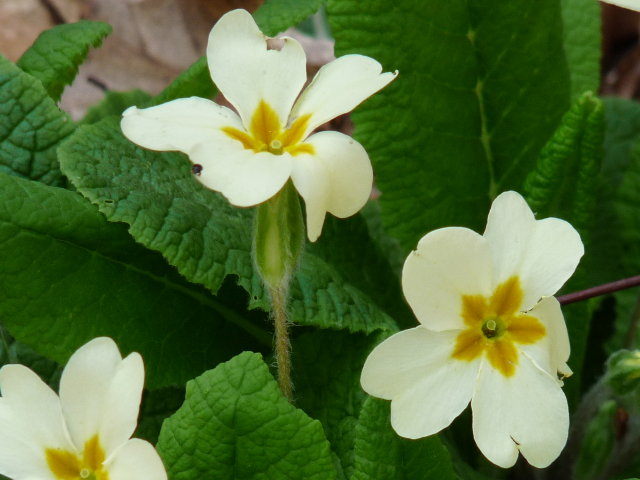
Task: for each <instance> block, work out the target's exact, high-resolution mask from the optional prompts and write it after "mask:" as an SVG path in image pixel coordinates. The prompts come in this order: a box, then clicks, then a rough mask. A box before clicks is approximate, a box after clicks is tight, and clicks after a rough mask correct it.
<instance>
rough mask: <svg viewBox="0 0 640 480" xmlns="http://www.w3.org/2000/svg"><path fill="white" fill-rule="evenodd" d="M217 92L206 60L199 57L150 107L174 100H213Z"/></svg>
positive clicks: (154, 99)
mask: <svg viewBox="0 0 640 480" xmlns="http://www.w3.org/2000/svg"><path fill="white" fill-rule="evenodd" d="M217 91H218V90H217V89H216V87H215V85H214V84H213V81H212V80H211V75H210V74H209V66H208V65H207V58H206V57H200V58H199V59H198V60H196V61H195V62H194V63H193V64H192V65H191V66H190V67H189V68H187V69H186V70H185V71H184V72H182V73H181V74H180V75H178V77H176V78H175V79H174V80H173V82H171V84H170V85H169V86H168V87H167V88H165V89H164V90H163V91H162V92H160V93H159V94H158V95H157V96H156V97H154V98H153V100H152V101H151V105H160V104H161V103H165V102H169V101H171V100H175V99H176V98H185V97H202V98H213V96H214V95H215V94H216V92H217ZM145 106H146V105H145Z"/></svg>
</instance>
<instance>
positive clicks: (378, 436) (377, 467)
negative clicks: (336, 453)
mask: <svg viewBox="0 0 640 480" xmlns="http://www.w3.org/2000/svg"><path fill="white" fill-rule="evenodd" d="M383 478H384V479H385V480H447V479H452V480H453V479H456V478H457V476H456V474H455V473H454V470H453V465H452V464H451V458H450V456H449V452H448V451H447V449H446V448H445V447H444V445H442V443H441V442H440V439H439V438H438V436H437V435H432V436H430V437H426V438H423V439H420V440H406V439H403V438H401V437H399V436H398V435H397V434H396V433H395V432H394V431H393V429H392V428H391V422H390V421H389V402H388V401H384V400H378V399H375V398H368V399H367V400H366V401H365V403H364V405H363V407H362V411H361V413H360V419H359V422H358V426H357V428H356V443H355V471H354V474H353V476H352V477H351V480H379V479H383Z"/></svg>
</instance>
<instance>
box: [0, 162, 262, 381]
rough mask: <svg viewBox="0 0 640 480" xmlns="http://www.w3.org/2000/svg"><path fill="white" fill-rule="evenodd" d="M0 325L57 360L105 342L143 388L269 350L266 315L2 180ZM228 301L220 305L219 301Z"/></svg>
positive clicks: (121, 233) (61, 197) (56, 201)
mask: <svg viewBox="0 0 640 480" xmlns="http://www.w3.org/2000/svg"><path fill="white" fill-rule="evenodd" d="M0 192H2V201H0V245H1V246H2V248H0V264H2V266H3V268H2V269H0V291H2V292H3V293H2V296H1V297H0V318H2V323H3V325H4V326H5V327H6V328H7V330H9V332H11V334H12V335H13V336H14V337H15V338H16V339H17V340H18V341H20V342H23V343H25V344H27V345H29V346H31V347H33V348H34V349H35V350H36V351H37V352H38V353H40V354H43V355H45V356H47V357H49V358H51V359H54V360H56V361H58V362H59V363H65V362H66V360H67V358H68V357H69V356H70V355H71V353H73V352H74V351H75V350H76V349H77V348H78V347H80V346H81V345H83V344H84V343H85V342H87V341H88V340H90V339H92V338H94V337H97V336H101V335H106V336H110V337H112V338H114V339H115V340H116V342H117V343H118V345H119V346H120V348H121V350H122V352H123V353H128V352H130V351H138V352H140V353H141V354H142V356H143V357H144V359H145V364H146V371H147V385H148V386H149V387H150V388H156V387H161V386H167V385H174V384H178V385H180V384H183V383H184V382H185V381H186V380H187V379H189V378H193V376H195V375H197V374H199V373H200V372H202V371H204V370H206V369H207V368H210V367H212V366H214V365H216V364H217V363H219V362H220V361H224V360H227V359H228V358H230V357H231V356H233V355H234V354H236V353H237V352H239V351H242V350H243V349H245V348H260V345H261V344H262V345H263V347H262V348H265V347H264V346H267V347H268V346H270V344H271V341H270V335H269V334H268V333H267V332H265V331H264V330H263V328H265V327H264V326H263V325H262V322H263V320H264V319H263V318H262V317H260V318H259V319H258V320H257V323H254V322H256V320H255V319H252V318H251V316H250V315H248V314H246V313H245V314H243V315H240V314H238V313H236V312H237V311H242V310H243V309H244V304H245V302H246V299H245V298H241V299H238V298H237V296H236V297H234V295H237V292H234V289H231V290H229V291H228V292H225V293H224V294H223V296H221V297H219V298H215V297H212V296H211V295H210V294H209V293H208V292H206V291H205V290H204V289H202V288H200V287H198V286H195V285H191V284H188V283H187V282H186V281H184V279H182V277H180V276H179V275H178V274H177V273H176V272H175V270H174V269H172V268H170V267H169V266H167V265H166V263H165V262H164V261H163V259H162V258H161V257H160V255H158V254H156V253H154V252H150V251H148V250H146V249H144V248H143V247H141V246H140V245H137V244H136V243H135V242H134V241H133V240H132V239H131V237H130V236H129V235H128V234H127V232H126V229H125V228H124V226H123V225H117V224H113V223H109V222H107V221H106V220H105V219H104V217H103V216H102V215H101V214H100V213H98V212H97V211H96V209H95V207H93V206H92V205H91V204H89V203H88V202H87V201H86V200H85V199H84V198H82V196H80V195H78V194H77V193H74V192H70V191H68V190H64V189H60V188H54V187H47V186H45V185H42V184H40V183H37V182H32V181H28V180H23V179H20V178H17V177H13V176H8V175H3V174H0ZM223 302H224V303H223Z"/></svg>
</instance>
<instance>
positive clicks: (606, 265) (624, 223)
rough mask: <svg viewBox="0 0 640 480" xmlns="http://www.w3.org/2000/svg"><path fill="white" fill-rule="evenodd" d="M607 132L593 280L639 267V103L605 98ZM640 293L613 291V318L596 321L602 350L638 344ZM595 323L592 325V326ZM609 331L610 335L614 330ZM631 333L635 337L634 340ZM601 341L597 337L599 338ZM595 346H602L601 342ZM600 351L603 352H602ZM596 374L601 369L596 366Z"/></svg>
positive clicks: (622, 274) (607, 279)
mask: <svg viewBox="0 0 640 480" xmlns="http://www.w3.org/2000/svg"><path fill="white" fill-rule="evenodd" d="M604 105H605V115H606V120H607V132H606V136H605V143H604V145H605V157H604V163H603V165H602V172H601V174H600V178H599V180H600V182H599V185H598V189H597V191H596V193H597V204H598V208H597V210H596V218H595V222H594V223H595V225H596V226H597V228H594V229H593V232H592V245H591V248H592V250H594V252H596V254H595V255H593V256H592V262H591V265H590V266H591V272H590V273H591V275H590V278H591V284H592V285H598V284H601V283H605V282H611V281H615V280H620V279H622V278H625V277H629V276H632V275H637V274H638V272H640V257H639V256H638V244H637V242H638V229H639V228H640V227H639V225H640V223H638V222H639V221H640V220H639V219H638V215H637V212H638V210H639V209H640V196H639V195H638V193H637V192H638V176H639V175H640V151H638V147H637V146H636V144H637V142H638V141H639V140H640V103H638V102H635V101H630V100H624V99H618V98H607V99H604ZM637 296H638V293H637V291H635V290H634V289H629V290H625V291H621V292H617V293H616V294H615V295H614V297H615V305H614V307H615V322H612V321H611V318H612V315H611V314H610V315H608V316H607V318H606V320H607V321H606V322H604V323H603V324H602V325H600V327H601V328H600V332H599V335H600V338H602V337H605V336H611V338H610V339H609V340H608V342H607V344H606V352H605V353H606V354H607V355H608V354H611V353H613V352H614V351H616V350H619V349H621V348H629V347H633V346H634V345H637V344H638V343H634V342H638V341H640V337H639V336H638V335H637V333H638V332H637V331H636V334H635V335H634V332H633V329H630V326H631V323H630V322H631V318H632V312H633V310H634V306H635V304H636V301H637ZM593 327H594V328H596V327H597V325H596V324H594V325H593ZM612 334H613V335H612ZM634 337H635V339H634ZM597 343H600V344H601V342H597ZM599 348H602V347H601V345H599ZM603 355H604V354H603ZM597 373H600V372H599V371H598V372H597Z"/></svg>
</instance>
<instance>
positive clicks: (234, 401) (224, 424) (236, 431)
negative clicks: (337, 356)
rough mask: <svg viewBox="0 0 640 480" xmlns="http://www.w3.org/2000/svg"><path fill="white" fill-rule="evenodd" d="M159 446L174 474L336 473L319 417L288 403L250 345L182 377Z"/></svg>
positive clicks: (247, 477) (267, 479) (251, 477)
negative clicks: (179, 401) (181, 398)
mask: <svg viewBox="0 0 640 480" xmlns="http://www.w3.org/2000/svg"><path fill="white" fill-rule="evenodd" d="M158 451H159V453H160V455H161V457H162V459H163V461H164V463H165V465H166V467H167V470H168V472H169V476H170V478H172V479H173V480H189V479H193V480H196V479H197V480H200V479H202V478H216V479H219V480H226V479H228V480H235V479H238V480H240V479H242V480H272V479H276V478H277V479H278V480H280V479H281V480H288V479H291V480H293V479H299V480H314V479H317V480H331V479H335V478H336V471H335V468H334V466H333V460H332V458H331V452H330V449H329V443H328V442H327V440H326V438H325V437H324V433H323V431H322V426H321V425H320V422H318V421H317V420H312V419H311V418H309V417H308V416H307V415H306V414H305V413H304V412H303V411H302V410H299V409H296V408H295V407H293V406H292V405H291V404H289V402H287V400H286V399H285V398H284V397H283V395H282V393H280V390H279V389H278V386H277V385H276V382H275V380H274V379H273V377H272V376H271V374H270V373H269V369H268V368H267V366H266V365H265V364H264V362H263V361H262V358H261V357H260V355H258V354H255V353H251V352H245V353H242V354H240V355H238V356H237V357H234V358H233V359H231V360H230V361H228V362H226V363H223V364H221V365H219V366H218V367H216V368H215V369H214V370H210V371H208V372H206V373H204V374H203V375H201V376H200V377H198V378H196V379H194V380H192V381H190V382H189V383H188V384H187V395H186V400H185V402H184V404H183V405H182V407H180V409H179V410H178V411H177V412H176V413H175V415H173V416H172V417H171V418H169V419H167V420H166V421H165V423H164V425H163V426H162V430H161V432H160V440H159V441H158Z"/></svg>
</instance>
